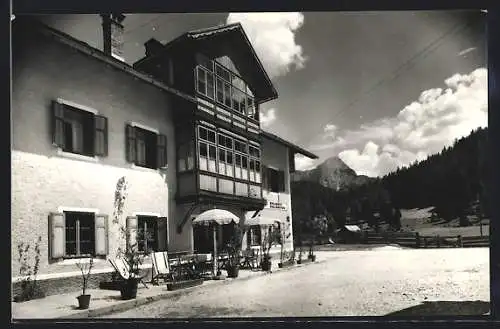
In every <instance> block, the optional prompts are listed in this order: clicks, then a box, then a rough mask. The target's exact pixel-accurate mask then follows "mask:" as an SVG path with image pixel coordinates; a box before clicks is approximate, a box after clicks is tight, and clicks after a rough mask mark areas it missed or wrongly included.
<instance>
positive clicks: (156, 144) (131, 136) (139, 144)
mask: <svg viewBox="0 0 500 329" xmlns="http://www.w3.org/2000/svg"><path fill="white" fill-rule="evenodd" d="M126 135H127V146H126V148H127V161H128V162H131V163H134V164H135V165H137V166H141V167H145V168H151V169H157V168H163V167H165V166H166V164H167V137H166V136H165V135H161V134H157V133H155V132H152V131H149V130H146V129H143V128H139V127H136V126H132V125H127V126H126Z"/></svg>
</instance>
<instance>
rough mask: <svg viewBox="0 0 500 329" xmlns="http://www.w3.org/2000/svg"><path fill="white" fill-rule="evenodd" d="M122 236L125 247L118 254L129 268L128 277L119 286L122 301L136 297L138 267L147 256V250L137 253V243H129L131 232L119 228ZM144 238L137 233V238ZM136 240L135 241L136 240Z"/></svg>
mask: <svg viewBox="0 0 500 329" xmlns="http://www.w3.org/2000/svg"><path fill="white" fill-rule="evenodd" d="M120 231H121V232H122V235H124V236H125V239H126V247H125V248H119V251H118V254H119V255H120V256H121V257H122V258H123V259H124V260H125V262H126V263H127V264H128V266H129V273H130V277H129V278H128V279H127V280H123V281H122V282H121V285H120V293H121V296H122V299H133V298H136V297H137V286H138V284H139V281H140V280H141V279H142V277H141V276H140V266H141V265H142V264H143V263H144V258H145V257H146V255H148V254H149V250H146V251H139V244H138V242H137V241H136V242H133V243H132V242H131V240H132V239H131V238H130V235H131V232H130V231H129V230H127V229H126V228H124V227H121V228H120ZM142 236H145V235H144V233H143V232H141V231H139V232H137V237H138V238H141V237H142ZM136 240H137V239H136Z"/></svg>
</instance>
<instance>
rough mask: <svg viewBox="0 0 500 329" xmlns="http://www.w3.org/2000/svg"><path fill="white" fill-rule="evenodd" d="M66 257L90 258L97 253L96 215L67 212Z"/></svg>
mask: <svg viewBox="0 0 500 329" xmlns="http://www.w3.org/2000/svg"><path fill="white" fill-rule="evenodd" d="M64 215H65V218H66V256H70V257H71V256H74V257H88V256H93V255H94V253H95V240H94V237H95V236H94V235H95V234H94V214H92V213H78V212H65V213H64Z"/></svg>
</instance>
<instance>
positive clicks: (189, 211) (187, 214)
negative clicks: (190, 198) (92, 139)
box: [176, 197, 199, 234]
mask: <svg viewBox="0 0 500 329" xmlns="http://www.w3.org/2000/svg"><path fill="white" fill-rule="evenodd" d="M176 198H177V197H176ZM198 206H199V204H198V202H195V203H193V204H192V205H191V207H190V208H189V209H188V211H187V212H186V214H185V215H184V217H183V218H182V221H181V222H180V223H179V224H177V233H178V234H181V233H182V229H183V228H184V225H186V223H187V221H188V219H189V218H190V217H191V214H192V213H193V211H194V210H195V209H196V208H197V207H198Z"/></svg>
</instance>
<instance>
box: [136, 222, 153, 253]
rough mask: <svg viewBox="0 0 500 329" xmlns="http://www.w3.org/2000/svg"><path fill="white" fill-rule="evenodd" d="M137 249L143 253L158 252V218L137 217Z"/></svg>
mask: <svg viewBox="0 0 500 329" xmlns="http://www.w3.org/2000/svg"><path fill="white" fill-rule="evenodd" d="M137 248H138V250H139V251H142V252H151V251H158V217H153V216H138V217H137Z"/></svg>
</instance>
